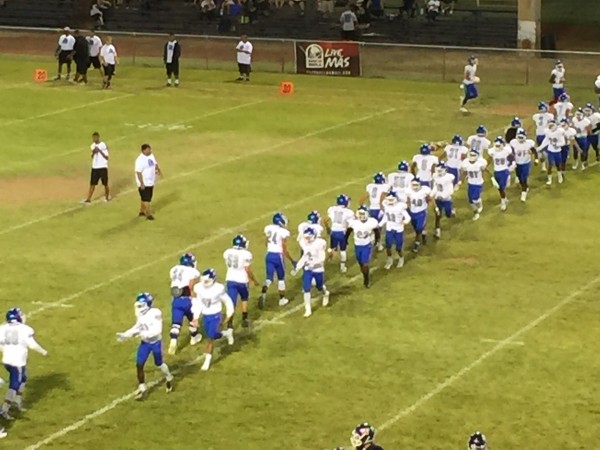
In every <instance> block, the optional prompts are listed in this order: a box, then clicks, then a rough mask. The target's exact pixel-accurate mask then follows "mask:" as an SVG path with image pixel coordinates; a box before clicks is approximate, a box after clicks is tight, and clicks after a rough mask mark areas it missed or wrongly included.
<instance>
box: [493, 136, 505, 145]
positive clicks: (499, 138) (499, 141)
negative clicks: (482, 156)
mask: <svg viewBox="0 0 600 450" xmlns="http://www.w3.org/2000/svg"><path fill="white" fill-rule="evenodd" d="M504 144H506V142H505V141H504V138H503V137H502V136H496V139H494V145H495V146H496V147H504Z"/></svg>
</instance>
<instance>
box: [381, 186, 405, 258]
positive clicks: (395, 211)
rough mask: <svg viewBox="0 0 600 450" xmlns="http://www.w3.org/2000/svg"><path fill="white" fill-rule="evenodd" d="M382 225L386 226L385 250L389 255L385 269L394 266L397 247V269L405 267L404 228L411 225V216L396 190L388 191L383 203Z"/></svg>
mask: <svg viewBox="0 0 600 450" xmlns="http://www.w3.org/2000/svg"><path fill="white" fill-rule="evenodd" d="M381 222H382V225H385V227H386V228H385V230H386V231H385V249H386V253H387V261H386V263H385V266H384V268H385V269H386V270H389V269H391V268H392V265H393V264H394V258H393V257H392V247H393V246H394V245H395V247H396V252H397V253H398V264H397V265H396V267H402V266H404V254H403V253H402V247H403V246H404V226H405V225H408V224H409V223H410V215H409V214H408V212H407V211H406V203H403V202H401V201H400V199H399V198H398V194H396V192H395V191H394V190H390V191H388V193H387V195H386V197H385V200H384V202H383V218H382V220H381Z"/></svg>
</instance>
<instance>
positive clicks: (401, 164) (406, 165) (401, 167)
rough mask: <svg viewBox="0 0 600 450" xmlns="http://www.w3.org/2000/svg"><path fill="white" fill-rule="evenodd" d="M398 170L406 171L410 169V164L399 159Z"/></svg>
mask: <svg viewBox="0 0 600 450" xmlns="http://www.w3.org/2000/svg"><path fill="white" fill-rule="evenodd" d="M398 170H399V171H400V172H408V171H409V170H410V164H409V162H408V161H400V162H399V163H398Z"/></svg>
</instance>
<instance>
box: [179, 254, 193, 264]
mask: <svg viewBox="0 0 600 450" xmlns="http://www.w3.org/2000/svg"><path fill="white" fill-rule="evenodd" d="M179 264H181V265H182V266H187V267H193V268H196V257H195V256H194V254H193V253H190V252H188V253H186V254H184V255H181V258H179Z"/></svg>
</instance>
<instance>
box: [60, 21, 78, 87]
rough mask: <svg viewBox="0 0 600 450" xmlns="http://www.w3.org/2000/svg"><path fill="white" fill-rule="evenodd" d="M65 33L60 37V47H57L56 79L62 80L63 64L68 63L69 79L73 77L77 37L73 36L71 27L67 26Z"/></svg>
mask: <svg viewBox="0 0 600 450" xmlns="http://www.w3.org/2000/svg"><path fill="white" fill-rule="evenodd" d="M63 31H64V33H63V34H61V35H60V37H59V38H58V48H57V49H56V58H57V59H58V75H57V76H56V78H55V80H60V78H61V76H62V66H63V64H66V65H67V80H68V79H69V78H70V77H71V61H72V60H73V53H74V49H75V38H74V37H73V36H71V29H70V28H69V27H65V28H64V29H63Z"/></svg>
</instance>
